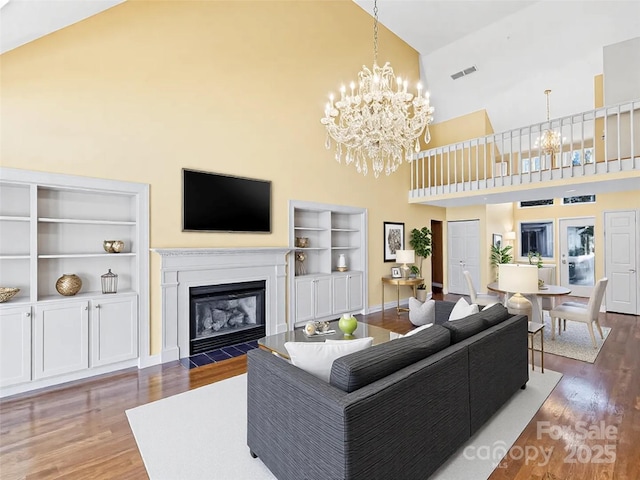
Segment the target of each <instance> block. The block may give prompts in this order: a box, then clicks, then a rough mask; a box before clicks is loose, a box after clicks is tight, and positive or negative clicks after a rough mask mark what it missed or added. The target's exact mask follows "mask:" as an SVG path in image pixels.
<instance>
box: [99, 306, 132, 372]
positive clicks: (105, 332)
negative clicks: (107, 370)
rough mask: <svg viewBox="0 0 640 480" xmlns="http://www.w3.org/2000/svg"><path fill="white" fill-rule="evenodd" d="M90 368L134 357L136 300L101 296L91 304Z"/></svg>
mask: <svg viewBox="0 0 640 480" xmlns="http://www.w3.org/2000/svg"><path fill="white" fill-rule="evenodd" d="M91 307H92V308H91V366H92V367H97V366H100V365H108V364H110V363H116V362H121V361H123V360H130V359H132V358H136V357H137V356H138V297H137V296H135V295H128V296H117V297H104V298H100V299H95V300H92V301H91Z"/></svg>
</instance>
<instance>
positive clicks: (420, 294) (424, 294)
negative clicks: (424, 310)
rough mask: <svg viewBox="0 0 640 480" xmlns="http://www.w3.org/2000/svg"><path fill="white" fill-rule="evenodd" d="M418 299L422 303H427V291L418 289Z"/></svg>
mask: <svg viewBox="0 0 640 480" xmlns="http://www.w3.org/2000/svg"><path fill="white" fill-rule="evenodd" d="M416 298H417V299H418V300H419V301H421V302H422V303H424V302H426V301H427V289H426V288H418V289H416Z"/></svg>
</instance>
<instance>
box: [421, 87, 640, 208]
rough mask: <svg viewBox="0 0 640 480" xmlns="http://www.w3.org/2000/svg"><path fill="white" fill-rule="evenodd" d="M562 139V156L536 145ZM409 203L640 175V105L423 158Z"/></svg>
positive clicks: (536, 127) (588, 114)
mask: <svg viewBox="0 0 640 480" xmlns="http://www.w3.org/2000/svg"><path fill="white" fill-rule="evenodd" d="M545 130H552V131H554V132H558V133H559V134H560V145H559V147H558V149H557V152H555V153H552V154H545V152H544V151H543V150H542V148H541V147H539V146H538V145H537V143H538V142H536V140H537V139H539V138H540V137H541V135H542V133H543V132H544V131H545ZM416 157H417V158H415V159H414V160H413V161H412V162H411V190H410V192H409V199H419V198H421V197H431V196H434V195H445V194H450V193H458V192H467V191H474V190H475V191H478V190H485V189H490V188H494V187H500V186H508V185H524V184H537V183H540V182H547V181H551V180H557V179H565V178H570V177H587V176H592V175H599V174H602V173H609V172H618V171H627V170H640V99H639V100H634V101H632V102H626V103H621V104H619V105H614V106H609V107H603V108H597V109H595V110H589V111H587V112H583V113H579V114H575V115H569V116H566V117H562V118H557V119H553V120H550V121H548V122H543V123H538V124H535V125H530V126H527V127H521V128H516V129H514V130H509V131H507V132H502V133H495V134H491V135H487V136H485V137H480V138H474V139H471V140H465V141H463V142H458V143H454V144H451V145H446V146H442V147H437V148H432V149H430V150H425V151H422V152H420V153H419V154H418V155H417V156H416Z"/></svg>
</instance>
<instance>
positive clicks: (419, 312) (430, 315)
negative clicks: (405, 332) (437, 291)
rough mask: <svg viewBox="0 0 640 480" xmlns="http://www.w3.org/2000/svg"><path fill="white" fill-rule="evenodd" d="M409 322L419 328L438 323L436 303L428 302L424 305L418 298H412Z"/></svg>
mask: <svg viewBox="0 0 640 480" xmlns="http://www.w3.org/2000/svg"><path fill="white" fill-rule="evenodd" d="M409 321H410V322H411V323H412V324H414V325H415V326H417V327H419V326H421V325H426V324H428V323H434V322H435V321H436V301H435V300H427V301H426V302H424V303H422V302H421V301H420V300H418V299H417V298H415V297H410V298H409Z"/></svg>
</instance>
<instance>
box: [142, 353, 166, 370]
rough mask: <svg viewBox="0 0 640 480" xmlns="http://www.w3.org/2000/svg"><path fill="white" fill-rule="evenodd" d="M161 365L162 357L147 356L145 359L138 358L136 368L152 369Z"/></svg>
mask: <svg viewBox="0 0 640 480" xmlns="http://www.w3.org/2000/svg"><path fill="white" fill-rule="evenodd" d="M161 363H162V355H160V354H156V355H149V356H146V357H140V360H139V361H138V368H147V367H153V366H154V365H160V364H161Z"/></svg>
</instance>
